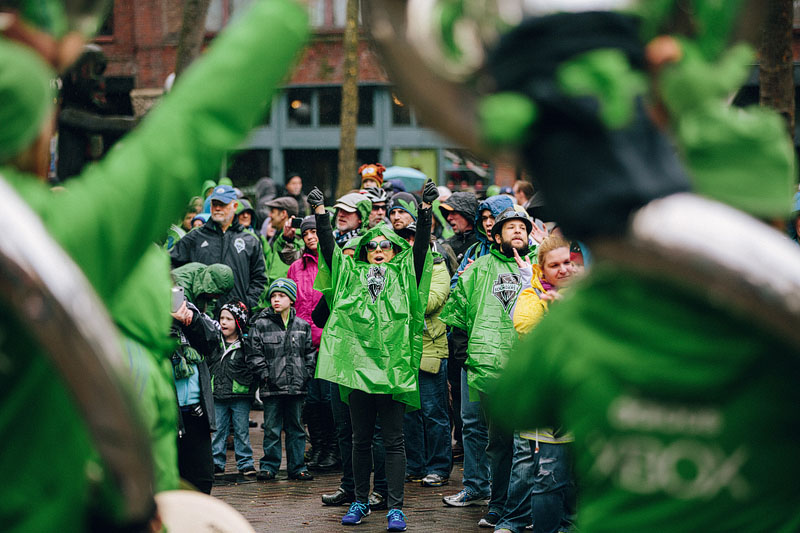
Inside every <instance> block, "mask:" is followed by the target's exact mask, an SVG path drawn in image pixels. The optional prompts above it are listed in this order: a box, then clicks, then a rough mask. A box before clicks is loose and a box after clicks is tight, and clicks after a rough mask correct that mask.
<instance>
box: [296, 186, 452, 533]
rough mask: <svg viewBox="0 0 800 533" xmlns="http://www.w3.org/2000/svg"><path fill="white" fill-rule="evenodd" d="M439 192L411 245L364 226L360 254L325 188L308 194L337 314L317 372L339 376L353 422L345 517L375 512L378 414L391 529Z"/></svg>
mask: <svg viewBox="0 0 800 533" xmlns="http://www.w3.org/2000/svg"><path fill="white" fill-rule="evenodd" d="M438 196H439V193H438V191H437V190H436V186H435V185H434V183H433V182H432V181H430V180H429V181H428V182H427V183H426V184H425V188H424V191H423V195H422V209H420V211H419V215H418V220H417V228H418V230H417V235H418V236H419V238H418V239H417V240H416V241H415V242H414V246H413V248H412V247H411V246H409V245H408V243H406V242H405V241H404V240H403V239H401V238H400V237H398V236H397V235H396V234H395V233H394V232H393V231H392V230H391V229H390V228H389V227H388V226H386V225H385V224H381V225H379V226H376V227H375V228H373V229H371V230H370V231H368V232H367V233H365V234H364V235H363V236H362V237H361V239H360V241H359V244H358V245H357V246H356V250H355V254H354V256H353V257H348V256H345V255H344V254H343V253H342V252H341V251H340V250H339V249H338V248H337V247H336V244H335V242H334V240H333V232H332V230H331V224H330V218H329V217H328V214H327V213H326V211H325V207H324V206H323V200H324V199H323V196H322V193H321V192H320V191H319V190H318V189H316V188H315V189H314V190H313V191H311V193H309V195H308V203H309V204H310V205H311V207H312V209H313V210H314V213H315V214H316V220H317V236H318V237H319V250H320V255H321V257H322V261H320V273H321V276H322V278H323V279H329V280H330V284H329V286H328V287H324V288H323V287H321V288H322V289H323V294H325V297H326V299H327V301H328V305H329V307H330V309H331V316H330V318H329V319H328V322H327V324H326V326H325V331H324V333H323V335H322V342H321V345H320V352H319V359H318V362H317V375H316V377H317V378H322V379H326V380H328V381H331V382H334V383H338V384H339V386H340V387H339V389H340V390H341V391H342V397H343V399H344V400H345V401H347V402H348V403H349V404H350V417H351V420H352V424H353V477H354V478H355V493H356V498H355V501H354V502H353V504H352V505H351V506H350V509H349V511H348V512H347V514H346V515H345V516H344V518H342V523H343V524H349V525H354V524H358V523H360V522H361V519H362V518H363V517H365V516H367V515H368V514H369V513H370V509H369V503H368V497H369V476H370V471H371V469H372V437H373V431H374V428H375V419H376V417H377V416H378V415H380V419H381V432H382V434H383V441H384V445H385V447H386V481H387V483H388V486H389V487H388V488H389V496H388V502H387V503H388V507H389V514H388V515H387V518H388V522H389V523H388V528H387V529H388V530H389V531H404V530H405V529H406V524H405V515H404V514H403V512H402V510H401V509H402V507H403V491H404V488H403V484H404V482H405V470H406V459H405V447H404V442H403V417H404V414H405V411H406V408H407V407H410V408H419V388H418V384H417V376H418V372H419V361H420V357H421V356H422V329H423V320H424V314H425V306H426V303H427V299H428V290H429V287H430V281H431V271H432V259H431V254H430V253H429V251H428V248H429V246H428V244H429V242H430V233H431V204H432V203H433V201H434V200H435V199H436V198H437V197H438ZM327 276H329V278H328V277H327ZM345 396H346V398H345Z"/></svg>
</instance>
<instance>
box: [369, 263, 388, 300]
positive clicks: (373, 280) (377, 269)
mask: <svg viewBox="0 0 800 533" xmlns="http://www.w3.org/2000/svg"><path fill="white" fill-rule="evenodd" d="M385 285H386V267H381V266H372V267H369V270H368V271H367V289H368V290H369V295H370V296H371V297H372V303H375V300H377V299H378V295H379V294H380V293H381V291H382V290H383V287H384V286H385Z"/></svg>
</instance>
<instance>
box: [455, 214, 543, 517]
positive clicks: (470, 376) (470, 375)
mask: <svg viewBox="0 0 800 533" xmlns="http://www.w3.org/2000/svg"><path fill="white" fill-rule="evenodd" d="M532 226H533V225H532V223H531V221H530V219H529V218H528V216H527V214H526V213H525V212H524V211H516V210H515V209H514V208H513V207H510V208H508V209H506V210H505V211H503V212H502V213H500V214H499V215H498V216H497V217H496V219H495V223H494V225H493V226H492V228H491V236H490V237H491V239H490V240H491V241H492V242H493V245H492V247H491V249H490V251H489V253H488V254H486V255H484V256H483V257H479V258H478V259H476V260H475V262H474V263H472V265H471V266H470V267H469V268H468V269H466V270H465V271H464V272H463V273H462V274H461V276H460V277H459V278H458V282H457V283H456V286H455V288H454V290H453V291H452V293H451V294H450V299H449V300H448V302H447V304H446V305H445V308H444V310H443V311H442V315H441V319H442V321H443V322H444V323H445V324H447V325H449V326H452V327H454V328H459V329H462V330H464V331H466V332H467V335H468V337H469V341H468V348H467V351H468V353H469V356H468V358H467V360H466V362H465V363H464V367H465V369H466V371H467V383H468V385H469V389H470V396H471V397H473V399H477V398H475V396H478V397H479V398H480V400H481V408H482V409H483V406H484V404H485V402H484V398H485V394H486V393H487V392H488V391H489V390H491V388H492V386H493V383H494V381H495V380H496V379H497V378H498V376H499V374H500V372H501V371H502V370H503V367H504V366H505V364H506V361H507V360H508V357H509V355H510V353H511V352H512V350H513V349H514V347H515V346H516V344H517V339H518V336H517V333H516V331H515V330H514V323H513V321H512V319H511V317H510V316H509V311H510V310H511V309H512V308H513V306H514V304H515V303H516V300H517V296H518V294H519V292H520V289H521V287H522V284H521V278H520V273H519V267H518V266H517V263H516V261H515V259H514V250H516V251H517V253H518V254H519V255H520V256H523V257H524V256H527V255H529V254H530V250H529V248H528V234H529V233H530V231H531V228H532ZM484 416H485V414H484ZM487 420H488V425H489V444H488V445H487V447H486V454H487V455H488V456H489V463H490V468H491V473H492V476H491V477H492V479H491V498H490V500H489V512H488V513H487V514H486V515H485V516H484V517H483V518H482V519H481V520H480V521H479V522H478V525H479V526H481V527H494V525H495V524H496V523H497V521H498V520H499V519H500V517H501V516H502V515H503V509H504V507H505V501H506V497H507V492H508V481H509V477H510V475H511V460H512V457H513V444H514V439H513V433H512V432H511V431H509V430H506V429H501V428H499V427H498V426H497V424H496V423H494V422H493V421H492V420H490V419H488V417H487Z"/></svg>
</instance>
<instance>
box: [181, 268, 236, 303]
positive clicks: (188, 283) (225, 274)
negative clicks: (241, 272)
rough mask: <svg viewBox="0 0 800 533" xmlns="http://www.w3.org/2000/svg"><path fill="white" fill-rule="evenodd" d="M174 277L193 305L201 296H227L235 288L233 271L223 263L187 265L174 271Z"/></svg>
mask: <svg viewBox="0 0 800 533" xmlns="http://www.w3.org/2000/svg"><path fill="white" fill-rule="evenodd" d="M172 277H173V279H174V280H175V283H176V284H178V286H180V287H183V290H184V291H185V292H186V297H187V298H189V301H191V302H193V303H196V302H195V301H194V300H195V298H197V297H198V296H200V295H201V294H217V295H219V294H225V293H226V292H228V291H229V290H231V289H232V288H233V270H232V269H231V267H229V266H228V265H223V264H221V263H215V264H213V265H204V264H203V263H187V264H185V265H183V266H181V267H178V268H176V269H174V270H173V271H172Z"/></svg>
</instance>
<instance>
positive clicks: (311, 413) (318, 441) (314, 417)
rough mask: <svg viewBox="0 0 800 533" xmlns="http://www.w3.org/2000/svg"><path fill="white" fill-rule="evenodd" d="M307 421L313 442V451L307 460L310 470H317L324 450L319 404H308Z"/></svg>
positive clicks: (307, 455)
mask: <svg viewBox="0 0 800 533" xmlns="http://www.w3.org/2000/svg"><path fill="white" fill-rule="evenodd" d="M306 405H307V408H306V409H304V411H305V421H306V425H307V426H308V439H309V441H310V442H311V449H310V450H309V451H308V452H306V454H305V460H306V466H308V468H317V467H318V462H319V456H320V455H321V454H322V450H323V448H324V445H323V442H322V441H323V439H322V428H321V424H320V420H319V419H320V416H319V409H318V407H319V404H306Z"/></svg>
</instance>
